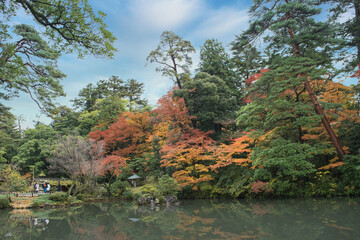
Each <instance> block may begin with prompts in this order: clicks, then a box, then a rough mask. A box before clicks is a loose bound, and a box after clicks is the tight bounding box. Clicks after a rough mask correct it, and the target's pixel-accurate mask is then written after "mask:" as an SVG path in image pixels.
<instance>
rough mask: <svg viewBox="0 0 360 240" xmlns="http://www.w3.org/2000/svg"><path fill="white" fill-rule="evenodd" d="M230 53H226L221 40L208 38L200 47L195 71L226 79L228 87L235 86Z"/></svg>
mask: <svg viewBox="0 0 360 240" xmlns="http://www.w3.org/2000/svg"><path fill="white" fill-rule="evenodd" d="M232 68H233V66H232V63H231V61H230V55H229V54H228V53H226V51H225V48H224V47H223V46H222V44H221V42H218V40H216V39H208V40H206V41H205V43H204V45H203V46H201V47H200V63H199V68H198V69H197V72H206V73H208V74H210V75H214V76H217V77H219V78H221V79H222V80H224V81H226V82H227V83H231V84H228V85H229V87H235V83H234V82H233V81H234V80H233V78H234V72H233V71H232Z"/></svg>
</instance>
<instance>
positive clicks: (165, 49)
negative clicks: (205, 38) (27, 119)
mask: <svg viewBox="0 0 360 240" xmlns="http://www.w3.org/2000/svg"><path fill="white" fill-rule="evenodd" d="M193 52H195V48H194V47H193V46H192V45H191V43H190V42H189V41H186V40H184V39H182V38H181V37H180V36H178V35H176V34H175V33H173V32H170V31H165V32H163V33H162V34H161V36H160V43H159V45H158V47H157V48H156V49H155V50H154V51H151V52H150V54H149V56H148V57H147V58H146V60H147V61H148V62H150V63H153V62H155V63H157V64H159V65H160V66H159V67H157V68H156V71H157V72H162V74H163V76H166V77H169V78H170V79H172V80H173V81H174V83H175V84H176V85H177V87H178V88H179V89H181V88H182V84H183V79H182V78H185V79H186V76H188V75H190V66H191V64H192V60H191V57H190V56H189V54H191V53H193ZM184 75H185V76H184Z"/></svg>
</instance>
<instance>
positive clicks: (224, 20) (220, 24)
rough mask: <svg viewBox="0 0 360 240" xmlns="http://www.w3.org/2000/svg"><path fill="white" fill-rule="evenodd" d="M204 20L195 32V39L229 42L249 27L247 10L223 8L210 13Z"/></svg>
mask: <svg viewBox="0 0 360 240" xmlns="http://www.w3.org/2000/svg"><path fill="white" fill-rule="evenodd" d="M203 19H204V20H203V21H202V22H201V23H200V24H199V25H198V26H197V27H196V28H195V29H194V31H193V37H194V38H197V39H209V38H217V39H220V40H222V41H229V40H230V39H231V40H233V39H234V36H235V35H237V34H239V33H240V32H241V30H243V29H245V28H246V27H247V25H248V23H247V22H248V20H249V15H248V13H247V10H239V9H234V8H229V7H223V8H220V9H215V10H212V11H209V13H208V16H207V17H204V18H203Z"/></svg>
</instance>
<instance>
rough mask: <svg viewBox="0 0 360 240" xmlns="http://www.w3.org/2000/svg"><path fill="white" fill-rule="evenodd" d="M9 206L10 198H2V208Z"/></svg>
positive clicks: (0, 200)
mask: <svg viewBox="0 0 360 240" xmlns="http://www.w3.org/2000/svg"><path fill="white" fill-rule="evenodd" d="M9 207H10V202H9V199H7V198H0V209H2V208H9Z"/></svg>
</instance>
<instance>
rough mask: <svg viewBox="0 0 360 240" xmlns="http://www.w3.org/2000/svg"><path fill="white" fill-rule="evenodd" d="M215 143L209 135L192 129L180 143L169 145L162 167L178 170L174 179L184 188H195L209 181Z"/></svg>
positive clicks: (165, 149)
mask: <svg viewBox="0 0 360 240" xmlns="http://www.w3.org/2000/svg"><path fill="white" fill-rule="evenodd" d="M214 147H215V142H214V140H212V139H211V138H210V137H209V136H208V133H204V132H202V131H200V130H198V129H190V130H188V132H187V133H185V134H183V135H182V136H181V138H180V139H179V141H178V142H176V143H174V144H170V143H168V144H167V145H165V146H164V147H163V148H162V150H161V152H162V153H163V156H162V161H161V162H162V166H164V167H174V168H175V169H176V171H175V173H174V174H173V177H174V178H175V179H176V180H177V181H178V182H179V183H180V185H181V186H182V187H184V186H188V185H190V186H194V187H195V185H196V184H197V183H199V182H202V181H209V180H211V179H212V177H211V176H210V175H209V174H204V173H207V172H209V166H208V165H209V162H211V161H212V159H213V158H212V156H211V153H212V152H213V149H214Z"/></svg>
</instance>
